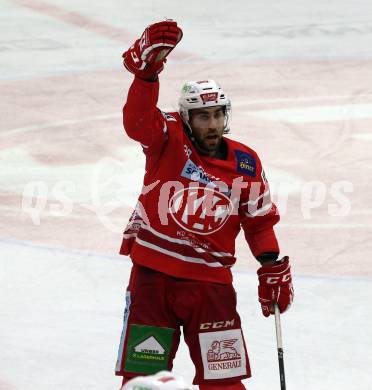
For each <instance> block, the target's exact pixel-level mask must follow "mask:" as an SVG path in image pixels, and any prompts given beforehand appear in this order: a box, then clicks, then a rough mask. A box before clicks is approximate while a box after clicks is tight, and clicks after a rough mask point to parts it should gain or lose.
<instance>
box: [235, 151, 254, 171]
mask: <svg viewBox="0 0 372 390" xmlns="http://www.w3.org/2000/svg"><path fill="white" fill-rule="evenodd" d="M235 156H236V160H237V167H236V170H237V171H238V172H240V173H244V174H245V175H249V176H253V177H254V176H256V160H255V158H254V157H253V156H252V155H251V154H249V153H247V152H243V151H241V150H235Z"/></svg>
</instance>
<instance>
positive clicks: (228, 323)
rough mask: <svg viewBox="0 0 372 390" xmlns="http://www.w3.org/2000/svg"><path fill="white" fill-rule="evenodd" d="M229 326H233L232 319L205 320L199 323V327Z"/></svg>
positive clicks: (217, 327)
mask: <svg viewBox="0 0 372 390" xmlns="http://www.w3.org/2000/svg"><path fill="white" fill-rule="evenodd" d="M230 326H234V320H230V321H216V322H205V323H203V324H200V329H201V330H204V329H222V328H229V327H230Z"/></svg>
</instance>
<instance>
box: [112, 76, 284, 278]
mask: <svg viewBox="0 0 372 390" xmlns="http://www.w3.org/2000/svg"><path fill="white" fill-rule="evenodd" d="M158 94H159V82H147V81H143V80H141V79H138V78H135V79H134V81H133V83H132V85H131V87H130V89H129V92H128V98H127V102H126V104H125V106H124V109H123V115H124V121H123V123H124V128H125V131H126V133H127V134H128V136H129V137H130V138H132V139H134V140H135V141H138V142H139V143H140V144H141V145H142V148H143V151H144V154H145V156H146V173H145V176H144V183H143V189H142V193H141V195H140V196H139V199H138V203H137V206H136V208H135V211H134V212H133V214H132V216H131V218H130V220H129V223H128V225H127V227H126V229H125V231H124V236H123V242H122V246H121V249H120V253H121V254H123V255H130V257H131V259H132V261H133V262H134V263H136V264H140V265H143V266H146V267H149V268H152V269H155V270H157V271H160V272H164V273H166V274H169V275H173V276H176V277H181V278H189V279H197V280H205V281H212V282H217V283H231V281H232V275H231V270H230V268H231V266H232V265H233V264H234V263H235V261H236V258H235V239H236V237H237V235H238V233H239V231H240V228H241V227H242V228H243V230H244V233H245V237H246V240H247V242H248V244H249V247H250V249H251V251H252V253H253V255H254V256H257V255H259V254H261V253H263V252H279V247H278V243H277V240H276V237H275V233H274V230H273V225H274V224H276V223H277V222H278V221H279V215H278V211H277V208H276V206H275V205H274V204H273V203H272V202H271V198H270V191H269V187H268V184H267V181H266V178H265V174H264V171H263V169H262V165H261V162H260V159H259V158H258V156H257V154H256V153H255V152H254V151H253V150H252V149H250V148H249V147H247V146H245V145H243V144H241V143H239V142H236V141H233V140H231V139H229V138H227V137H224V140H225V142H226V145H227V158H226V160H221V159H217V158H211V157H207V156H203V155H200V154H199V153H198V151H197V149H196V148H195V147H194V145H193V143H192V142H191V140H190V138H189V136H188V134H187V131H186V130H185V129H184V127H183V123H182V120H181V118H180V116H179V114H178V113H177V112H171V113H164V112H162V111H160V110H159V109H158V108H157V107H156V105H157V101H158Z"/></svg>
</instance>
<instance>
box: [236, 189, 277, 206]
mask: <svg viewBox="0 0 372 390" xmlns="http://www.w3.org/2000/svg"><path fill="white" fill-rule="evenodd" d="M269 194H270V191H266V192H265V193H263V194H262V195H260V196H259V197H258V198H257V199H256V200H248V202H244V203H242V204H241V206H245V205H246V204H248V205H252V206H254V205H255V204H257V203H258V201H259V200H260V199H262V198H263V197H264V196H266V195H269Z"/></svg>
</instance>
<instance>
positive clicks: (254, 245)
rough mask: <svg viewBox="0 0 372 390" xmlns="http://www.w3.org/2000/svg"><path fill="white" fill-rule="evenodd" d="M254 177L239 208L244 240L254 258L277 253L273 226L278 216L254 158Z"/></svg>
mask: <svg viewBox="0 0 372 390" xmlns="http://www.w3.org/2000/svg"><path fill="white" fill-rule="evenodd" d="M256 167H257V170H256V176H255V179H254V180H253V181H252V182H251V183H250V184H249V186H248V191H247V193H246V196H245V197H244V198H242V201H241V203H240V208H239V215H240V222H241V226H242V228H243V231H244V235H245V239H246V241H247V243H248V245H249V247H250V249H251V252H252V254H253V256H255V257H256V258H257V257H258V256H259V255H261V254H263V253H266V252H274V253H279V245H278V241H277V239H276V236H275V232H274V228H273V226H274V225H275V224H276V223H278V222H279V220H280V216H279V212H278V209H277V207H276V205H275V204H274V203H273V202H272V200H271V194H270V187H269V183H268V182H267V180H266V177H265V172H264V170H263V168H262V165H261V161H260V160H259V158H258V157H257V156H256Z"/></svg>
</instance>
